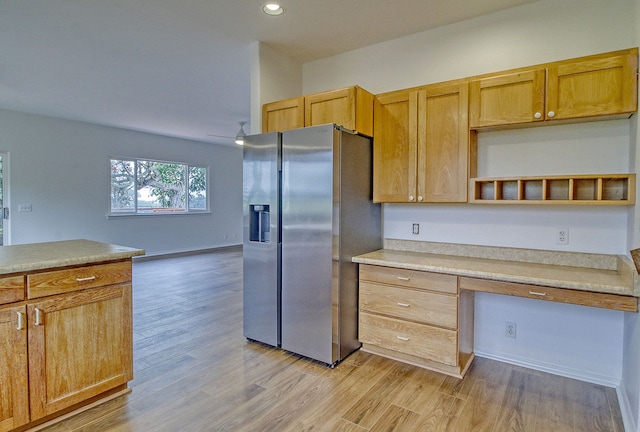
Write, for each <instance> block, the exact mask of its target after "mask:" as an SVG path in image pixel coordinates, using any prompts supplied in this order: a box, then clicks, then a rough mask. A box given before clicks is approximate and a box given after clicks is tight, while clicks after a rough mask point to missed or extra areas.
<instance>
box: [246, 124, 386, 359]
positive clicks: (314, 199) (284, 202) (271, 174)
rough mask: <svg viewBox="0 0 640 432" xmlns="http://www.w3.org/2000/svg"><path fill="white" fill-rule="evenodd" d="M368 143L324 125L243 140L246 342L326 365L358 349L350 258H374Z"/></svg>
mask: <svg viewBox="0 0 640 432" xmlns="http://www.w3.org/2000/svg"><path fill="white" fill-rule="evenodd" d="M372 164H373V161H372V145H371V139H370V138H368V137H364V136H361V135H358V134H354V133H352V132H350V131H348V130H344V129H342V128H340V127H338V126H335V125H333V124H328V125H321V126H314V127H308V128H301V129H294V130H290V131H285V132H283V133H281V134H280V133H271V134H262V135H251V136H248V137H246V139H245V143H244V158H243V178H244V183H243V205H244V215H243V216H244V245H243V258H244V259H243V275H244V282H243V301H244V303H243V313H244V317H243V320H244V336H245V337H246V338H247V339H250V340H255V341H259V342H263V343H266V344H269V345H273V346H281V347H282V348H283V349H285V350H287V351H291V352H294V353H297V354H300V355H303V356H305V357H309V358H312V359H315V360H318V361H321V362H324V363H327V364H329V365H334V364H336V363H337V362H339V361H340V360H342V359H344V358H345V357H346V356H347V355H349V354H350V353H352V352H353V351H355V350H356V349H358V348H359V347H360V343H359V341H358V273H357V265H356V264H354V263H352V262H351V257H353V256H354V255H359V254H362V253H365V252H369V251H373V250H376V249H379V248H380V247H381V245H382V239H381V217H380V205H379V204H374V203H373V202H372Z"/></svg>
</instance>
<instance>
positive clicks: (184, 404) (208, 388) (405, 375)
mask: <svg viewBox="0 0 640 432" xmlns="http://www.w3.org/2000/svg"><path fill="white" fill-rule="evenodd" d="M134 362H135V378H134V380H133V381H132V382H131V388H132V390H133V391H132V393H131V394H129V395H127V396H123V397H119V398H117V399H114V400H113V401H110V402H108V403H106V404H103V405H101V406H99V407H96V408H93V409H91V410H88V411H87V412H85V413H82V414H79V415H77V416H75V417H72V418H69V419H67V420H65V421H63V422H62V423H59V424H57V425H54V426H51V427H49V428H47V429H45V430H46V431H48V432H61V431H65V432H69V431H83V432H85V431H86V432H89V431H91V432H94V431H100V432H103V431H104V432H139V431H140V432H142V431H144V432H149V431H162V432H164V431H171V432H174V431H189V432H196V431H251V432H254V431H274V432H275V431H278V432H288V431H291V432H305V431H314V432H315V431H327V432H340V431H342V432H365V431H371V432H380V431H403V432H404V431H407V432H408V431H464V432H468V431H473V432H476V431H478V432H480V431H536V432H544V431H553V432H565V431H566V432H570V431H574V432H577V431H589V432H593V431H614V432H623V430H624V429H623V426H622V420H621V417H620V411H619V408H618V401H617V398H616V393H615V390H614V389H611V388H607V387H602V386H597V385H593V384H589V383H584V382H580V381H575V380H571V379H567V378H562V377H558V376H554V375H549V374H545V373H541V372H537V371H532V370H528V369H524V368H521V367H517V366H512V365H509V364H505V363H501V362H497V361H492V360H487V359H483V358H476V360H475V361H474V363H473V365H472V367H471V369H470V370H469V372H468V374H467V376H466V377H465V378H464V379H463V380H458V379H455V378H451V377H447V376H444V375H441V374H438V373H435V372H431V371H427V370H424V369H420V368H417V367H414V366H410V365H405V364H402V363H398V362H395V361H392V360H388V359H385V358H382V357H378V356H375V355H372V354H367V353H364V352H359V351H358V352H356V353H354V354H353V355H351V356H349V357H348V358H347V359H346V360H345V361H343V362H342V363H341V364H339V365H338V366H337V367H336V368H335V369H329V368H327V367H325V366H324V365H322V364H319V363H317V362H314V361H310V360H307V359H304V358H301V357H299V356H296V355H293V354H290V353H287V352H284V351H282V350H276V349H272V348H269V347H266V346H263V345H260V344H257V343H251V342H247V341H246V340H245V339H244V338H243V336H242V253H241V252H240V251H239V250H237V249H231V250H226V251H221V252H214V253H206V254H200V255H193V256H187V257H178V258H168V259H162V260H153V261H143V262H136V263H135V264H134Z"/></svg>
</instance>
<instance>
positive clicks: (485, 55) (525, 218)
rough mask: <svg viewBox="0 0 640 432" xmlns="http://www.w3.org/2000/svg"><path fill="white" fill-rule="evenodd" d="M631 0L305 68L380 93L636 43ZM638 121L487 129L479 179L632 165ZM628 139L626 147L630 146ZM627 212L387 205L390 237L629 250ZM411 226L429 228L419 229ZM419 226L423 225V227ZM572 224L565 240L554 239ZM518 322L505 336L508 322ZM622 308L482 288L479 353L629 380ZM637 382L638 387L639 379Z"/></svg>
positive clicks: (366, 51)
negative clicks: (512, 336) (512, 335)
mask: <svg viewBox="0 0 640 432" xmlns="http://www.w3.org/2000/svg"><path fill="white" fill-rule="evenodd" d="M635 5H636V0H614V1H607V2H602V1H599V0H565V1H562V2H558V1H554V0H541V1H539V2H535V3H532V4H528V5H524V6H521V7H517V8H512V9H508V10H505V11H503V12H499V13H494V14H491V15H486V16H482V17H479V18H476V19H473V20H469V21H465V22H462V23H457V24H453V25H450V26H446V27H443V28H440V29H436V30H432V31H427V32H423V33H419V34H415V35H412V36H408V37H405V38H401V39H397V40H393V41H388V42H385V43H381V44H378V45H374V46H370V47H366V48H363V49H359V50H355V51H352V52H349V53H345V54H342V55H338V56H335V57H331V58H327V59H323V60H319V61H315V62H311V63H307V64H305V65H303V71H304V78H303V83H304V85H303V90H304V93H305V94H306V93H312V92H316V91H321V90H327V89H332V88H338V87H343V86H347V85H351V84H353V83H357V84H359V85H361V86H362V87H364V88H366V89H367V90H369V91H371V92H373V93H381V92H386V91H391V90H397V89H401V88H407V87H411V86H417V85H423V84H429V83H435V82H440V81H446V80H450V79H455V78H460V77H467V76H471V75H475V74H480V73H486V72H494V71H500V70H504V69H508V68H515V67H522V66H527V65H534V64H539V63H544V62H549V61H555V60H561V59H567V58H572V57H579V56H583V55H590V54H596V53H601V52H607V51H613V50H618V49H625V48H630V47H633V46H637V45H638V41H637V39H636V37H635V30H634V29H635V27H637V20H636V19H635V17H636V16H635V15H634V14H633V13H632V12H634V11H635ZM632 122H633V120H622V121H612V122H598V123H592V124H588V125H573V126H553V127H547V128H537V129H527V130H522V131H504V132H483V133H481V134H480V138H479V147H480V148H479V152H480V155H479V167H478V169H479V171H480V173H481V175H511V174H523V175H526V174H528V175H535V174H541V175H542V174H563V173H567V174H574V173H580V172H605V173H606V172H610V173H615V172H629V171H630V166H629V152H630V151H631V147H632V146H633V147H635V141H632V140H631V132H630V127H631V125H632ZM630 143H631V144H630ZM628 221H629V210H628V209H627V208H624V207H622V208H613V207H609V208H595V207H584V208H580V209H578V208H571V207H566V206H558V207H534V206H528V207H518V206H513V207H508V206H499V207H498V206H472V205H385V206H384V232H385V236H386V237H391V238H401V239H411V240H434V241H443V242H458V243H471V244H483V245H494V246H510V247H523V248H542V249H560V250H565V251H583V252H596V253H616V254H624V253H626V252H627V251H628V248H627V234H628V233H627V226H628ZM413 222H420V223H421V224H424V225H423V226H424V229H421V234H420V236H418V237H415V236H413V235H412V234H411V233H410V229H409V227H410V226H411V223H413ZM421 228H422V227H421ZM556 228H569V230H570V244H569V245H568V246H564V247H560V246H558V245H556V244H555V241H554V232H555V229H556ZM506 321H514V322H516V323H517V324H518V338H517V339H516V341H505V337H504V323H505V322H506ZM623 324H624V314H623V313H621V312H614V311H606V310H601V309H594V308H581V307H574V306H567V305H556V304H550V303H547V302H541V301H531V300H526V299H519V298H509V297H501V296H495V295H490V294H480V295H478V296H477V299H476V334H475V335H476V341H475V347H476V352H477V353H478V354H480V355H485V356H489V357H495V358H501V359H508V360H509V361H513V362H516V363H518V362H520V363H522V362H528V366H531V367H534V368H539V369H544V370H552V371H555V372H556V373H560V374H564V375H568V376H575V377H580V378H581V379H586V380H590V381H593V382H600V383H605V384H609V385H617V384H618V383H619V382H620V380H621V378H622V355H623V345H624V343H623ZM634 385H635V384H634Z"/></svg>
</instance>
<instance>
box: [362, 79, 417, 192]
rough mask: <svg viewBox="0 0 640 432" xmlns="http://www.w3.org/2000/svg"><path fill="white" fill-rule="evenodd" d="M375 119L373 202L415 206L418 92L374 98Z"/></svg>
mask: <svg viewBox="0 0 640 432" xmlns="http://www.w3.org/2000/svg"><path fill="white" fill-rule="evenodd" d="M374 117H375V119H376V121H375V124H374V128H375V130H374V135H375V139H374V140H373V201H374V202H415V197H416V167H417V160H416V157H417V133H418V131H417V128H418V121H417V120H418V92H417V91H399V92H392V93H386V94H385V95H380V96H378V97H376V100H375V102H374Z"/></svg>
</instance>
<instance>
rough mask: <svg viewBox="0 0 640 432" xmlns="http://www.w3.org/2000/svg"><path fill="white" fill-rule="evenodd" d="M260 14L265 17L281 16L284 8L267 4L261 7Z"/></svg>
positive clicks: (274, 4) (276, 4)
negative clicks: (263, 14)
mask: <svg viewBox="0 0 640 432" xmlns="http://www.w3.org/2000/svg"><path fill="white" fill-rule="evenodd" d="M262 12H264V13H266V14H267V15H274V16H275V15H282V13H283V12H284V8H283V7H282V6H280V5H279V4H278V3H267V4H266V5H264V6H263V7H262Z"/></svg>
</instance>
